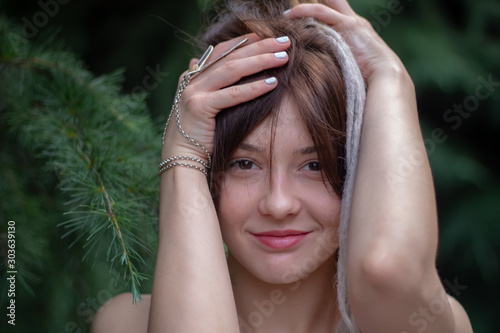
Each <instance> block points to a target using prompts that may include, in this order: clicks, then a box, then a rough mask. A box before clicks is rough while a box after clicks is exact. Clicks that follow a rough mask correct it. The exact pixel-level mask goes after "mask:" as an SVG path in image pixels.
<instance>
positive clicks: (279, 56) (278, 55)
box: [274, 51, 286, 59]
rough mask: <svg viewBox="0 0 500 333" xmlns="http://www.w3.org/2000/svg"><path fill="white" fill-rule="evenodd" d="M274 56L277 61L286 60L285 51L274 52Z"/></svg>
mask: <svg viewBox="0 0 500 333" xmlns="http://www.w3.org/2000/svg"><path fill="white" fill-rule="evenodd" d="M274 56H275V57H276V58H278V59H284V58H286V52H285V51H281V52H276V53H275V54H274Z"/></svg>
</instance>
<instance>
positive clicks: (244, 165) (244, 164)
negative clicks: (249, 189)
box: [228, 160, 257, 170]
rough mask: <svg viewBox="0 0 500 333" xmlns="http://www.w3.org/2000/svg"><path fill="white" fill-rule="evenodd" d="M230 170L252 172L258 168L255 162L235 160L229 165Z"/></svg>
mask: <svg viewBox="0 0 500 333" xmlns="http://www.w3.org/2000/svg"><path fill="white" fill-rule="evenodd" d="M228 167H229V168H235V167H236V168H238V169H240V170H251V169H255V168H257V165H255V163H254V162H252V161H250V160H235V161H232V162H230V163H229V165H228Z"/></svg>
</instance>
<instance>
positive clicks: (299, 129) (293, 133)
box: [240, 99, 313, 151]
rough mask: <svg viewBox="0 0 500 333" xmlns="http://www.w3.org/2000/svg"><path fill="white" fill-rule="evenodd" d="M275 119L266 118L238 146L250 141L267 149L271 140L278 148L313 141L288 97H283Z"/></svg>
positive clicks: (309, 144) (308, 144)
mask: <svg viewBox="0 0 500 333" xmlns="http://www.w3.org/2000/svg"><path fill="white" fill-rule="evenodd" d="M275 117H276V118H275V119H272V118H267V119H265V120H264V121H263V122H262V123H261V124H259V125H258V126H257V127H256V128H255V129H254V130H253V131H252V132H250V133H249V135H248V136H247V137H246V138H245V139H244V140H243V142H242V144H241V145H240V146H244V145H245V144H246V143H251V144H252V145H254V146H258V147H261V148H262V150H267V148H268V147H269V145H270V143H271V140H273V143H272V144H273V145H276V147H275V148H274V149H273V150H274V151H277V150H279V149H280V148H279V147H280V146H281V147H283V148H284V147H285V146H293V147H297V146H311V145H313V143H312V142H313V141H312V138H311V135H310V133H309V132H308V130H307V127H306V125H305V123H304V121H303V119H302V117H301V116H300V114H299V112H298V111H297V108H296V107H295V106H294V105H293V104H292V103H291V102H290V100H289V99H284V101H283V103H282V104H281V106H280V108H279V110H278V112H277V115H276V116H275Z"/></svg>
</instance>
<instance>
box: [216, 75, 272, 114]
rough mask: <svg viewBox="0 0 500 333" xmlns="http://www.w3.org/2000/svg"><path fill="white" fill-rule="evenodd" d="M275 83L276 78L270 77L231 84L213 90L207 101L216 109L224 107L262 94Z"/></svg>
mask: <svg viewBox="0 0 500 333" xmlns="http://www.w3.org/2000/svg"><path fill="white" fill-rule="evenodd" d="M277 85H278V81H277V79H276V78H275V77H271V78H267V79H264V80H258V81H254V82H250V83H246V84H241V85H236V86H231V87H227V88H224V89H221V90H218V91H216V92H214V93H213V94H211V96H210V98H209V101H207V102H208V103H209V105H210V106H211V107H212V108H214V109H216V110H221V109H226V108H229V107H232V106H235V105H238V104H241V103H245V102H248V101H251V100H253V99H255V98H257V97H259V96H262V95H264V94H266V93H268V92H269V91H271V90H273V89H274V88H276V86H277Z"/></svg>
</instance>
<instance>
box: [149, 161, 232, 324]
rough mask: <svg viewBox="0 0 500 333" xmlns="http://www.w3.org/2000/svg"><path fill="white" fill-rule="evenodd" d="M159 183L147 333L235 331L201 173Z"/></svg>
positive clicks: (173, 174)
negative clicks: (156, 242)
mask: <svg viewBox="0 0 500 333" xmlns="http://www.w3.org/2000/svg"><path fill="white" fill-rule="evenodd" d="M161 177H162V179H161V203H160V204H161V206H160V207H161V208H160V230H159V241H160V243H159V249H158V257H157V263H156V270H155V276H154V284H153V293H152V304H151V312H150V321H149V330H148V331H149V332H202V331H203V332H235V331H236V329H237V327H238V323H237V316H236V308H235V305H234V298H233V294H232V289H231V283H230V279H229V273H228V269H227V264H226V260H225V254H224V248H223V243H222V237H221V233H220V228H219V223H218V219H217V214H216V212H215V209H214V205H213V202H212V198H211V195H210V192H209V189H208V185H207V180H206V178H205V176H204V175H203V173H201V172H198V171H196V170H192V169H188V168H183V167H174V168H172V169H170V170H168V171H167V172H166V173H164V174H163V175H162V176H161Z"/></svg>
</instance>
